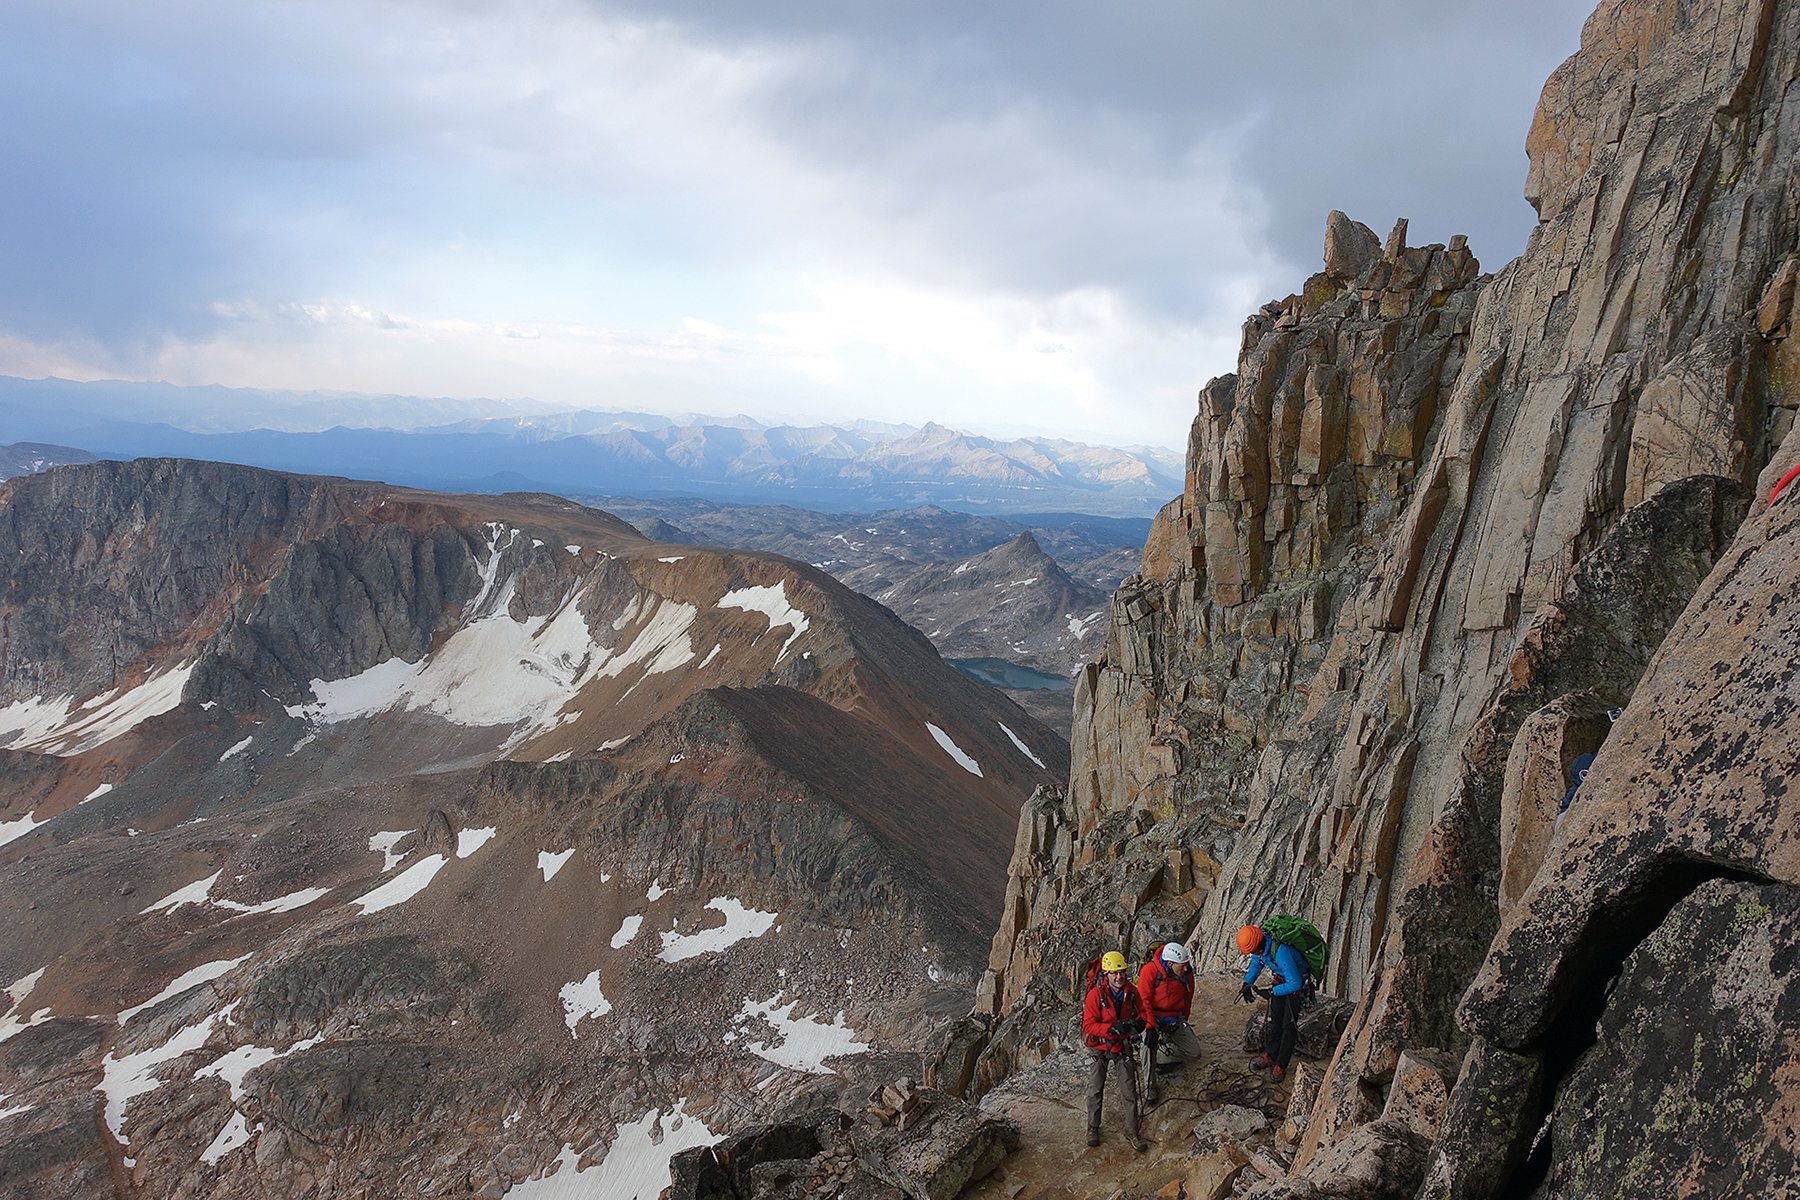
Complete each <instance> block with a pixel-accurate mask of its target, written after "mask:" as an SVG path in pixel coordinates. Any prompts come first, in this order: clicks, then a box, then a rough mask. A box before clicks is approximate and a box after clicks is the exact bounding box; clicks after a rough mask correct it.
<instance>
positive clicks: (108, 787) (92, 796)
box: [81, 783, 113, 804]
mask: <svg viewBox="0 0 1800 1200" xmlns="http://www.w3.org/2000/svg"><path fill="white" fill-rule="evenodd" d="M112 790H113V785H112V784H110V783H103V784H101V785H100V786H99V787H97V788H95V789H94V790H93V791H91V792H89V793H88V794H87V795H85V796H83V797H82V798H81V802H82V803H83V804H86V803H87V802H88V801H89V800H98V799H99V798H100V797H102V796H104V795H106V793H108V792H110V791H112Z"/></svg>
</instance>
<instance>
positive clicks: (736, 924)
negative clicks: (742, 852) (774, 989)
mask: <svg viewBox="0 0 1800 1200" xmlns="http://www.w3.org/2000/svg"><path fill="white" fill-rule="evenodd" d="M706 907H708V908H710V909H712V910H714V911H715V912H720V913H723V914H724V915H725V924H723V925H721V926H719V927H718V928H717V929H702V930H701V931H700V932H699V933H687V934H683V933H665V934H663V935H662V949H661V950H659V951H657V955H656V956H657V957H658V958H660V959H662V960H663V961H664V962H668V963H673V962H682V961H683V960H685V959H689V958H697V957H699V956H700V955H702V954H716V953H718V952H719V951H721V950H723V949H725V948H726V947H728V946H734V945H736V944H737V943H738V942H741V941H744V940H745V939H746V938H753V937H761V936H762V935H763V934H765V933H767V932H769V927H770V926H771V925H773V924H775V918H776V917H778V916H780V915H781V914H780V913H772V912H761V911H759V910H757V909H754V908H745V907H744V906H743V905H742V904H740V903H738V902H737V901H736V900H734V899H732V898H731V897H730V896H714V897H713V898H712V899H711V900H708V901H707V902H706Z"/></svg>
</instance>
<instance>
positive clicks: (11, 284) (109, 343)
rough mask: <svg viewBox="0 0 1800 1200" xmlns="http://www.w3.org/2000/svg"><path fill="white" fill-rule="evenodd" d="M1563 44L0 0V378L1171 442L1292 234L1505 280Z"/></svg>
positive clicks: (1012, 20) (1571, 35) (564, 8)
mask: <svg viewBox="0 0 1800 1200" xmlns="http://www.w3.org/2000/svg"><path fill="white" fill-rule="evenodd" d="M1590 7H1591V3H1589V2H1587V0H1582V2H1571V0H1505V2H1504V3H1501V2H1499V0H1491V2H1489V3H1478V4H1471V3H1447V2H1445V0H1359V2H1355V3H1347V2H1345V0H1290V2H1288V3H1262V2H1260V0H1252V2H1250V3H1237V4H1225V3H1219V2H1215V0H1123V2H1121V3H1117V4H1110V5H1101V4H1095V3H1092V0H1080V2H1076V0H1070V2H1066V3H1065V2H1061V0H1053V2H1039V3H1030V4H1026V3H1016V2H1012V0H979V2H977V3H970V2H969V0H952V2H943V3H940V2H937V0H913V2H909V3H890V2H882V0H866V2H864V3H855V2H851V0H817V2H811V3H800V2H792V3H788V2H783V0H759V2H756V3H734V2H729V0H711V2H707V3H702V2H700V0H657V2H654V3H653V2H651V0H621V2H618V3H602V2H594V0H541V2H536V3H508V2H506V0H488V2H477V0H345V2H342V3H340V2H337V0H318V2H314V3H281V2H270V0H257V2H254V3H245V2H243V0H230V2H224V0H221V2H217V3H205V2H200V3H186V2H183V0H167V2H165V3H158V4H143V3H141V2H139V0H131V2H124V0H120V2H116V3H89V2H86V0H7V3H5V4H4V5H0V111H4V112H5V113H6V114H7V117H6V119H5V120H4V121H0V163H4V166H0V171H4V173H5V178H4V186H3V187H0V223H3V225H4V228H5V229H6V230H7V235H6V236H5V237H4V238H0V374H12V375H26V376H39V375H47V374H48V375H61V376H65V377H70V378H81V379H91V378H126V379H162V380H168V381H171V382H175V383H222V384H227V385H234V386H254V387H264V388H298V389H308V390H310V389H326V390H343V391H355V392H371V393H380V392H392V393H401V394H411V395H443V396H456V397H499V398H509V399H512V398H523V397H530V398H534V399H535V400H538V401H542V402H546V403H549V404H553V405H557V406H562V407H593V408H629V409H641V410H651V411H702V412H716V413H736V412H746V413H750V414H753V415H756V416H759V417H763V418H765V419H812V420H816V419H830V418H834V417H857V416H866V417H877V418H881V419H886V420H902V421H911V422H914V423H918V422H923V421H925V420H937V421H941V422H944V423H946V424H950V425H953V426H956V427H958V428H963V429H967V430H971V431H974V432H982V433H999V434H1012V433H1021V432H1033V433H1042V434H1049V435H1056V436H1069V437H1078V438H1083V439H1087V440H1099V441H1108V442H1113V443H1119V444H1123V443H1134V442H1145V443H1154V444H1163V445H1171V446H1178V445H1180V444H1182V443H1183V441H1184V439H1185V436H1186V431H1187V426H1188V423H1189V421H1190V420H1191V419H1192V417H1193V412H1194V400H1193V397H1194V394H1195V392H1196V391H1197V390H1198V389H1199V387H1200V386H1201V385H1202V384H1203V383H1204V382H1205V381H1206V380H1207V379H1208V378H1210V377H1211V376H1213V375H1216V374H1219V373H1221V372H1224V371H1228V370H1231V369H1232V367H1233V363H1234V359H1235V355H1236V350H1237V341H1238V331H1239V327H1240V326H1241V324H1242V322H1243V319H1244V317H1245V315H1246V314H1247V313H1248V312H1250V311H1251V310H1252V309H1253V308H1255V307H1256V306H1257V305H1259V304H1261V303H1262V302H1264V301H1266V300H1269V299H1274V298H1278V297H1280V296H1283V295H1286V294H1288V293H1289V292H1292V291H1295V290H1297V289H1298V287H1299V286H1300V284H1301V283H1302V281H1303V280H1304V279H1305V277H1306V276H1307V275H1308V274H1310V273H1312V272H1313V271H1316V270H1317V269H1318V263H1319V254H1320V245H1321V239H1322V233H1323V229H1324V218H1325V214H1326V212H1327V211H1329V210H1330V209H1332V208H1341V209H1343V210H1345V211H1346V212H1348V213H1349V214H1350V215H1351V216H1353V217H1355V218H1357V219H1358V220H1360V221H1363V222H1364V223H1365V224H1368V225H1370V226H1371V227H1373V228H1374V229H1375V230H1376V232H1377V233H1379V234H1382V235H1385V234H1386V232H1387V230H1388V228H1389V227H1390V226H1391V225H1392V223H1393V221H1394V218H1395V217H1398V216H1406V217H1409V218H1411V221H1412V225H1411V229H1412V237H1411V239H1410V240H1411V242H1412V243H1413V244H1415V245H1417V244H1421V243H1423V242H1426V241H1444V240H1446V239H1447V238H1448V237H1449V236H1450V235H1451V234H1453V233H1467V234H1468V235H1469V236H1470V239H1471V247H1472V249H1474V251H1475V252H1476V254H1477V256H1478V257H1479V258H1480V259H1481V260H1482V263H1483V265H1484V266H1485V267H1486V268H1487V269H1490V270H1492V269H1496V268H1498V267H1499V266H1501V265H1502V264H1503V263H1504V262H1505V261H1506V260H1508V259H1510V258H1511V257H1513V256H1514V255H1516V254H1517V253H1518V252H1519V251H1520V250H1521V249H1522V248H1523V246H1524V242H1525V237H1526V234H1527V233H1528V232H1529V230H1530V228H1531V225H1532V223H1533V221H1534V216H1533V214H1532V212H1531V209H1530V208H1529V206H1527V205H1526V204H1525V202H1524V201H1523V200H1522V199H1521V198H1520V190H1521V187H1522V185H1523V182H1524V177H1525V166H1526V163H1525V156H1524V150H1523V144H1524V138H1525V131H1526V128H1527V126H1528V124H1529V122H1530V118H1531V112H1532V109H1533V106H1534V105H1535V103H1536V100H1537V95H1538V92H1539V91H1540V89H1541V87H1542V85H1543V81H1544V78H1545V76H1546V75H1548V73H1549V72H1550V71H1551V70H1552V69H1553V68H1554V67H1555V66H1556V64H1557V63H1559V62H1560V61H1562V59H1564V58H1565V57H1567V56H1568V55H1569V54H1570V53H1572V52H1573V51H1574V50H1575V48H1576V45H1577V44H1578V40H1579V35H1580V26H1581V21H1582V19H1583V18H1584V17H1585V16H1586V14H1587V12H1588V10H1589V8H1590ZM1477 10H1478V11H1477ZM5 440H8V439H6V437H5V436H4V431H0V441H5Z"/></svg>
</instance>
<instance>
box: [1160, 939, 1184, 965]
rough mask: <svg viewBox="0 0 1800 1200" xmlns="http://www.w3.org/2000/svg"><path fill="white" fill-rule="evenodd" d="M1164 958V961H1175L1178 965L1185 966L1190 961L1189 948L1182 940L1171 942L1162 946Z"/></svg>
mask: <svg viewBox="0 0 1800 1200" xmlns="http://www.w3.org/2000/svg"><path fill="white" fill-rule="evenodd" d="M1162 958H1163V961H1164V962H1166V963H1173V964H1174V965H1175V966H1178V967H1185V966H1187V965H1188V962H1189V961H1190V960H1189V958H1188V948H1187V947H1186V946H1184V945H1182V944H1181V943H1180V942H1170V943H1168V944H1167V945H1166V946H1164V947H1163V948H1162Z"/></svg>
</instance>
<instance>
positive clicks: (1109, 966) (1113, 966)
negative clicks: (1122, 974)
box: [1100, 950, 1125, 971]
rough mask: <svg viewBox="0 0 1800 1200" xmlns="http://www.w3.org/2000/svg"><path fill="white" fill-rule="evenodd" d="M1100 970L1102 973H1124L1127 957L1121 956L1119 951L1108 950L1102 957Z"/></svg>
mask: <svg viewBox="0 0 1800 1200" xmlns="http://www.w3.org/2000/svg"><path fill="white" fill-rule="evenodd" d="M1100 969H1101V970H1102V971H1123V970H1124V969H1125V956H1124V955H1123V954H1120V953H1119V952H1118V951H1117V950H1108V951H1107V952H1106V953H1105V954H1103V955H1101V957H1100Z"/></svg>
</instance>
